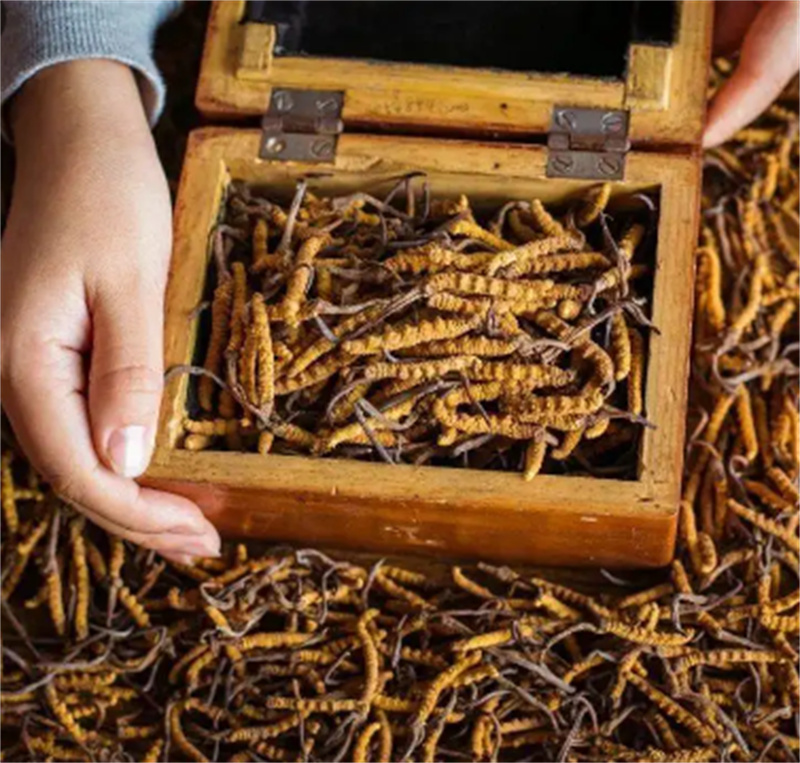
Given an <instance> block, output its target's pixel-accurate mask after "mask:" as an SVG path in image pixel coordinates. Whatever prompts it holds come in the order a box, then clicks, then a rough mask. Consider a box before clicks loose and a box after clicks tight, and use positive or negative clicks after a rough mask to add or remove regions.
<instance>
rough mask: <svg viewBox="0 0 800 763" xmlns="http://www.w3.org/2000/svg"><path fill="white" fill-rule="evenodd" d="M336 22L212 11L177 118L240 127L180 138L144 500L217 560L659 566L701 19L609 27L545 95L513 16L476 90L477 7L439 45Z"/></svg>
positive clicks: (677, 373) (674, 458) (666, 541)
mask: <svg viewBox="0 0 800 763" xmlns="http://www.w3.org/2000/svg"><path fill="white" fill-rule="evenodd" d="M337 5H341V6H342V7H341V14H342V15H341V19H340V20H339V21H338V22H337V24H338V26H337V30H338V31H337V32H336V34H331V37H330V39H329V38H327V37H326V36H325V35H323V34H321V31H320V30H321V29H322V28H324V27H325V25H326V23H327V22H326V18H327V17H326V16H325V14H326V13H328V14H329V11H328V10H325V6H326V4H324V3H320V4H297V5H295V4H277V5H276V7H275V8H274V9H273V11H270V9H269V6H261V5H260V4H257V3H253V4H244V3H239V2H229V3H216V4H215V5H214V8H213V10H212V17H211V21H210V24H209V34H208V38H207V42H206V50H205V54H204V61H203V69H202V72H201V78H200V85H199V88H198V105H199V106H200V108H201V109H202V110H203V111H205V112H206V113H209V114H211V115H215V116H217V117H220V116H236V117H240V118H243V119H244V118H247V117H250V116H255V115H257V114H259V115H260V116H261V126H260V128H259V129H255V128H246V127H243V128H221V127H220V128H206V129H203V130H199V131H197V132H195V133H194V134H193V135H192V137H191V139H190V144H189V150H188V154H187V159H186V163H185V166H184V173H183V177H182V181H181V186H180V190H179V194H178V200H177V212H176V224H175V246H174V254H173V263H172V271H171V278H170V285H169V288H168V294H167V329H166V354H167V357H166V361H167V365H168V367H169V368H171V369H172V372H171V373H170V375H169V377H168V382H167V387H166V394H165V402H164V406H163V410H162V417H161V424H160V433H159V438H158V447H157V452H156V456H155V458H154V462H153V465H152V467H151V469H150V471H149V472H148V475H147V481H148V482H149V484H155V485H158V486H160V487H162V488H165V489H170V490H174V491H176V492H179V493H181V494H184V495H187V496H189V497H191V498H193V499H194V500H196V501H197V502H198V503H199V505H200V506H201V507H202V508H203V509H204V510H205V511H206V512H207V513H208V515H209V516H210V517H211V518H212V520H213V521H214V522H215V523H217V524H218V526H220V528H221V529H222V530H223V531H225V532H229V533H231V534H240V535H241V534H245V535H250V536H258V537H270V538H275V539H286V540H299V541H303V542H306V543H323V544H325V543H327V544H332V545H342V546H350V547H358V548H368V549H374V550H386V551H400V550H412V551H423V552H428V553H437V554H448V555H454V556H458V555H476V554H480V555H481V556H483V557H494V558H498V559H506V560H524V561H529V562H537V563H542V564H549V563H554V564H566V563H569V564H580V563H586V564H603V565H615V566H623V565H628V566H631V565H636V566H652V565H658V564H664V563H666V562H667V561H668V560H669V558H670V556H671V554H672V548H673V543H674V535H675V529H676V528H675V525H676V517H677V508H678V497H679V486H680V473H681V467H682V460H683V459H682V455H683V454H682V448H683V445H682V438H683V427H684V417H685V409H686V382H687V376H688V354H689V343H690V337H691V328H690V315H691V294H692V279H693V242H694V239H695V230H696V227H695V226H696V221H697V208H698V190H699V170H698V165H697V146H698V144H699V138H700V134H701V130H702V117H703V104H704V85H703V83H704V81H705V70H706V65H707V60H706V56H707V50H708V30H709V11H708V8H707V6H706V5H705V4H703V3H692V2H682V3H658V4H642V5H641V6H640V5H639V4H636V3H633V4H615V5H618V6H619V8H615V9H614V14H612V16H613V19H612V20H614V23H615V24H617V23H618V24H622V25H623V27H624V29H626V30H628V31H627V32H626V33H625V35H622V36H624V38H625V39H624V41H620V40H618V41H617V42H618V43H619V51H618V55H619V59H620V60H619V61H617V64H618V65H619V68H618V70H614V67H613V65H612V62H611V59H612V58H613V56H611V57H609V56H610V54H609V46H608V45H605V46H604V43H603V41H601V40H599V39H598V40H596V41H595V42H594V45H595V49H596V50H598V51H599V50H603V51H605V54H603V55H600V54H598V57H595V56H594V55H593V54H592V53H591V49H590V48H587V49H585V50H582V51H581V53H580V55H577V56H576V58H575V61H574V64H575V66H574V74H569V75H548V74H543V73H537V74H533V73H531V72H530V71H528V70H527V69H526V67H527V66H528V65H529V64H526V63H525V60H524V55H523V53H524V51H523V50H522V49H521V48H520V47H519V45H520V44H519V41H518V42H514V36H513V35H512V34H511V31H510V30H511V28H512V27H513V26H514V19H512V18H511V17H510V16H509V14H511V16H514V13H516V11H515V12H512V9H510V8H505V9H504V10H503V11H502V12H500V11H498V13H499V16H496V17H495V21H496V23H497V24H498V25H499V27H501V28H502V29H505V30H506V32H508V34H509V37H508V40H509V42H508V48H509V50H508V51H506V52H505V53H503V52H502V51H500V50H494V52H491V51H490V53H491V55H492V56H496V59H494V60H495V61H496V63H494V64H493V65H495V66H497V67H499V68H498V69H496V70H495V69H492V70H488V69H482V68H477V67H479V66H487V65H489V64H492V63H493V62H492V61H491V60H486V59H485V56H486V55H490V53H487V52H486V51H483V52H482V53H481V54H480V55H478V54H475V53H470V49H471V48H470V44H468V42H469V40H470V39H472V37H471V35H474V34H479V30H480V24H481V23H482V22H481V21H480V19H481V18H483V17H482V16H481V14H482V13H484V12H485V11H486V10H487V6H486V5H485V4H482V3H473V4H468V6H465V8H469V7H471V6H474V13H469V14H467V17H465V18H464V19H462V22H463V25H464V26H463V29H464V33H463V35H462V36H461V37H458V38H453V39H452V40H449V42H448V45H445V46H439V47H437V46H435V45H433V44H432V42H431V40H430V39H428V37H426V35H425V34H422V33H421V32H420V33H419V34H416V35H415V34H414V32H413V30H414V29H415V28H417V27H419V28H420V29H429V28H431V26H432V28H437V24H438V23H439V22H438V21H436V18H438V17H436V14H437V13H441V12H442V8H440V7H439V6H440V5H446V6H453V5H454V4H437V3H432V4H415V5H419V6H423V7H425V6H431V7H430V8H429V9H428V10H427V11H425V10H417V11H414V13H418V14H422V16H425V14H433V16H430V17H425V18H422V17H420V18H419V19H417V21H419V22H420V23H419V24H416V25H415V23H411V22H410V21H409V20H408V19H405V21H403V23H401V21H402V20H401V19H400V18H399V17H398V18H397V24H396V25H395V24H393V23H392V22H391V19H387V18H386V14H387V13H388V14H389V15H391V14H392V11H391V9H390V8H389V7H390V6H396V7H397V8H400V7H405V6H403V4H380V3H376V4H372V3H361V4H359V8H361V12H360V13H356V12H355V10H354V9H353V8H352V7H351V6H350V5H349V4H347V3H344V4H337ZM500 5H501V6H503V5H508V6H520V7H522V6H528V5H532V4H500ZM553 5H556V4H546V5H544V4H542V6H541V9H542V10H543V11H544V10H546V9H548V8H549V7H550V6H553ZM577 5H585V4H577ZM649 5H653V6H654V8H653V9H649V10H648V9H647V8H646V7H645V6H649ZM378 6H382V7H380V8H379V7H378ZM383 6H386V7H383ZM588 6H591V4H588ZM588 6H587V12H588ZM656 6H657V7H656ZM495 7H496V4H495ZM535 7H537V8H538V7H539V6H538V5H536V6H535ZM287 8H288V10H287ZM397 8H396V9H395V12H397ZM406 10H407V11H408V12H409V13H411V10H410V8H406ZM518 10H519V9H518ZM454 12H457V13H461V14H462V15H463V14H464V13H465V10H464V9H461V10H458V11H454ZM554 12H555V11H554ZM560 12H563V9H562V11H560ZM269 13H273V14H277V15H274V16H273V17H272V18H270V17H269V15H268V14H269ZM265 14H266V15H265ZM412 15H413V14H412ZM556 15H557V14H556ZM545 16H546V14H545ZM434 17H436V18H434ZM515 18H516V17H515ZM587 18H588V17H587ZM348 19H349V20H348ZM516 21H517V22H518V21H519V19H517V20H516ZM546 21H547V19H546V18H545V17H543V18H542V19H541V22H542V23H543V24H544V23H545V22H546ZM551 21H553V22H554V23H555V22H557V21H558V19H556V18H553V19H551ZM606 21H608V19H606ZM434 22H435V23H434ZM562 22H563V19H562ZM571 23H573V24H578V23H579V21H578V20H576V19H575V18H573V19H572V22H571ZM370 24H372V25H373V26H375V27H376V28H378V27H381V26H383V27H385V28H386V29H387V33H388V30H389V29H394V35H392V40H394V42H393V43H392V44H388V43H387V45H386V46H385V48H384V49H380V46H379V48H378V49H376V48H375V47H374V43H373V42H371V41H370V40H369V39H367V38H369V37H370V35H368V34H366V33H365V32H364V30H366V29H369V28H371V27H370ZM476 24H477V25H478V26H477V27H476ZM556 26H558V24H556ZM562 26H563V24H562ZM576 28H577V27H576ZM359 30H361V31H360V32H359ZM498 33H499V32H498ZM648 35H649V36H648ZM618 36H619V35H618ZM395 37H397V39H399V40H400V41H401V42H402V40H406V42H408V44H407V45H405V46H404V45H403V44H400V43H397V40H395ZM589 37H590V38H592V36H591V35H590V36H589ZM592 39H594V38H592ZM615 39H616V38H615ZM409 41H413V44H411V42H409ZM615 44H616V43H615ZM609 45H610V46H611V48H613V47H614V46H613V45H611V43H609ZM473 47H474V46H473ZM495 47H497V46H495ZM551 47H553V51H551V54H546V51H540V52H539V53H538V54H537V58H536V60H535V61H534V62H533V63H534V64H536V65H537V66H538V68H539V70H540V71H552V70H553V68H557V69H563V62H562V60H561V58H559V56H558V55H557V54H556V52H554V51H555V49H556V48H557V47H558V46H555V45H553V46H551ZM381 50H383V53H381ZM402 50H408V51H409V52H408V55H407V57H406V59H404V60H403V59H401V58H400V57H399V56H400V55H401V52H402ZM343 51H345V52H347V55H345V53H344V52H343ZM322 56H324V58H323V57H322ZM470 56H472V57H470ZM363 57H371V58H373V59H374V58H376V57H377V58H378V59H380V58H383V59H385V60H363ZM562 57H563V54H562ZM539 59H542V60H541V61H540V60H539ZM426 62H429V63H426ZM548 62H549V63H548ZM599 77H606V79H600V78H599ZM355 127H357V128H358V129H360V130H364V128H365V127H373V128H375V129H379V130H380V131H381V132H383V133H387V132H389V133H392V134H381V135H375V134H369V133H368V132H353V131H352V130H353V128H355ZM412 132H413V133H415V135H411V134H410V133H412ZM423 132H427V133H429V134H430V135H436V136H437V137H425V136H421V135H420V133H423ZM401 133H404V134H401ZM470 135H471V136H476V135H481V138H480V140H478V139H476V138H475V137H473V138H472V139H469V137H468V136H470ZM489 136H491V139H490V138H489ZM512 139H513V140H514V141H515V142H508V141H509V140H512ZM501 141H505V142H501ZM545 142H546V144H547V145H542V144H543V143H545ZM523 477H525V478H526V479H523Z"/></svg>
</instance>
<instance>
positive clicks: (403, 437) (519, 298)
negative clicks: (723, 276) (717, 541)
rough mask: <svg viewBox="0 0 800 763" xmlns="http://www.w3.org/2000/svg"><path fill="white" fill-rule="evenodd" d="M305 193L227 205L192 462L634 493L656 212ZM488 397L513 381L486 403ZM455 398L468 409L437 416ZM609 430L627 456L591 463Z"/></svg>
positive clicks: (189, 440)
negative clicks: (377, 469)
mask: <svg viewBox="0 0 800 763" xmlns="http://www.w3.org/2000/svg"><path fill="white" fill-rule="evenodd" d="M310 182H313V181H311V180H309V181H306V180H303V181H301V182H300V183H299V184H298V187H297V191H296V193H295V196H294V199H293V201H292V203H291V206H290V207H289V208H288V209H284V208H282V207H281V206H279V205H278V204H277V203H275V202H273V201H271V200H267V199H264V198H262V197H260V196H257V195H255V193H254V191H253V189H251V188H250V187H248V186H245V185H242V184H236V183H234V184H232V185H231V186H230V188H229V190H228V198H227V200H226V204H225V209H224V214H223V222H222V223H221V224H220V225H219V226H218V228H217V230H215V232H214V234H213V245H214V246H213V248H214V253H215V257H214V258H213V261H214V263H215V266H216V272H215V273H214V274H213V277H212V279H211V280H212V282H213V281H215V282H216V287H215V289H214V290H213V294H209V299H210V302H211V316H210V323H209V324H208V325H207V327H206V328H205V329H201V332H200V336H201V341H202V342H205V346H204V348H202V350H203V351H204V352H205V366H204V369H205V371H206V372H208V373H206V374H205V375H202V376H201V378H199V379H198V380H197V383H196V398H195V397H192V398H191V399H190V403H189V409H190V410H189V413H190V415H189V416H187V419H186V423H185V437H184V442H183V445H184V447H185V448H186V449H187V450H205V449H216V448H227V449H244V450H251V451H257V452H259V453H262V454H263V453H272V452H274V453H282V454H287V453H289V454H291V453H297V452H301V453H306V454H307V453H312V454H317V455H323V454H330V455H333V456H343V457H350V458H361V459H373V460H376V459H382V460H384V461H389V462H406V463H415V464H422V463H431V464H434V465H454V466H472V467H476V468H491V469H503V470H512V469H518V470H520V471H522V472H523V473H524V474H525V476H526V478H531V477H533V476H534V474H536V473H538V472H539V471H544V472H553V471H556V472H559V473H563V472H569V473H575V474H578V473H580V474H586V473H589V474H597V475H603V474H613V475H614V476H618V477H622V478H626V477H627V478H633V477H635V475H636V473H637V457H638V456H637V449H636V448H635V442H636V439H637V437H638V433H639V431H640V429H641V426H642V423H643V420H642V418H641V416H640V414H641V413H642V409H643V402H642V391H641V390H642V384H643V380H644V379H643V377H644V373H645V340H644V332H645V331H646V330H647V329H648V328H649V324H648V323H647V319H646V317H645V313H644V311H643V309H642V305H643V304H644V303H645V302H646V297H647V292H646V291H644V292H643V293H640V294H639V295H638V296H637V297H636V298H635V299H634V297H633V295H632V292H631V284H632V279H631V274H632V273H634V269H637V270H635V272H636V274H637V277H640V276H641V275H642V273H644V274H645V275H646V274H647V272H648V269H649V268H651V267H652V264H653V255H654V243H655V242H654V235H650V236H648V235H647V233H648V226H649V227H650V228H651V229H652V221H653V219H654V215H653V214H652V212H653V210H652V205H653V203H652V201H650V200H649V199H644V200H643V199H642V198H638V200H636V201H634V202H633V203H632V204H631V203H628V204H624V205H618V206H620V209H622V210H624V211H622V212H620V213H619V214H618V215H615V217H617V216H618V217H619V220H617V219H613V220H612V218H611V217H610V216H609V215H607V214H606V207H607V206H608V205H609V204H611V203H612V201H611V194H612V187H611V185H609V184H604V185H600V186H591V187H589V188H588V189H586V190H585V191H584V192H583V193H582V194H577V195H576V196H575V197H574V198H571V199H567V200H566V201H565V202H564V203H563V204H562V205H561V206H560V207H553V208H548V209H546V208H545V206H544V205H543V204H542V202H541V201H540V200H536V199H535V200H533V201H530V202H529V201H519V202H510V203H509V204H506V205H505V206H504V207H503V208H502V209H501V210H500V212H499V213H498V214H497V215H496V216H495V217H494V218H493V219H492V220H491V221H490V222H489V224H488V227H483V225H482V224H481V219H480V217H481V214H483V213H482V212H481V213H479V212H474V211H473V210H472V208H471V206H470V202H469V200H468V199H467V198H466V197H465V196H462V197H461V198H460V199H459V200H458V201H457V202H450V201H446V200H438V199H434V200H432V201H431V200H428V201H427V202H425V203H420V202H419V199H418V195H419V192H420V183H421V184H422V185H421V190H422V195H423V197H424V198H426V199H427V197H428V195H429V194H428V189H427V181H426V180H425V179H424V178H420V177H417V176H415V177H408V178H403V179H402V180H401V181H400V182H399V184H398V185H397V186H396V187H395V188H394V189H392V190H391V191H390V192H389V195H388V197H387V199H386V201H380V200H378V199H376V198H375V197H373V196H370V195H368V194H360V193H356V194H352V195H350V196H345V197H340V198H333V199H330V198H321V197H318V196H317V195H315V194H312V193H311V192H310V191H309V187H308V186H309V183H310ZM403 202H405V203H403ZM640 217H641V218H642V221H641V222H639V221H637V220H638V219H639V218H640ZM645 221H646V222H647V225H645V224H644V222H645ZM610 225H611V226H613V228H614V231H613V234H612V232H611V231H610V230H609V226H610ZM653 232H654V231H653ZM614 235H616V236H617V241H616V242H615V241H614ZM271 252H272V253H271ZM630 260H634V264H633V265H632V266H630V267H628V268H627V269H626V268H623V267H620V265H619V262H624V263H627V262H629V261H630ZM632 268H633V269H632ZM633 280H635V278H634V279H633ZM637 284H638V282H637ZM644 287H645V289H647V288H649V284H648V283H644ZM552 310H555V311H557V314H558V316H559V317H558V318H556V313H550V311H552ZM545 313H546V314H550V315H552V316H553V318H552V320H550V321H549V322H548V320H547V319H546V318H542V315H543V314H545ZM553 321H559V322H558V324H557V325H556V324H555V323H553ZM629 332H631V337H632V338H629ZM203 337H204V338H203ZM632 344H633V348H632V347H631V345H632ZM484 358H494V359H495V360H494V361H492V362H480V361H481V359H484ZM631 370H632V371H633V373H631ZM215 377H216V379H219V378H220V377H222V380H223V381H224V388H223V389H221V390H220V391H219V393H218V394H217V393H215V390H214V385H215V383H216V382H215ZM490 381H498V382H510V383H509V384H507V385H505V390H504V392H503V394H502V395H496V396H494V397H491V398H484V399H482V400H478V399H477V398H475V397H474V396H473V395H472V391H471V390H472V388H473V387H474V386H476V385H475V384H474V383H475V382H490ZM615 382H616V383H615ZM453 389H458V390H461V391H462V392H464V393H465V394H466V395H467V401H466V402H465V403H464V409H463V410H460V411H458V412H457V414H456V413H455V412H454V413H453V415H450V416H442V415H437V414H436V410H437V408H436V403H437V402H438V401H441V399H442V398H443V397H444V396H445V395H447V394H448V392H450V391H451V390H453ZM626 390H628V391H629V392H630V398H631V404H630V410H631V412H632V413H633V414H634V416H633V417H631V416H629V415H624V413H623V412H624V409H625V408H626V407H628V406H627V405H626V402H625V400H626ZM195 399H196V402H197V404H199V405H196V404H195V403H194V402H192V401H193V400H195ZM408 399H412V400H413V403H412V404H411V405H410V406H408V407H407V408H403V409H402V414H401V415H399V416H398V415H396V410H395V408H394V405H395V403H396V402H403V401H406V400H408ZM612 418H616V420H617V421H616V427H615V429H616V432H617V434H616V436H617V437H619V430H627V431H629V432H630V433H631V436H630V437H629V438H628V439H627V441H626V442H625V444H624V446H623V447H618V446H613V445H612V446H611V447H609V448H606V449H603V448H597V447H595V448H594V449H589V448H588V447H586V446H585V443H586V442H588V441H590V440H593V439H599V440H600V442H601V443H603V442H604V440H605V438H606V430H607V428H608V427H609V423H610V422H611V419H612ZM563 431H568V432H570V433H573V434H571V435H570V437H569V439H567V440H566V441H565V442H564V443H563V444H562V445H561V446H559V448H558V449H557V450H556V451H555V452H554V451H553V450H552V445H553V443H554V442H555V438H554V436H553V432H563ZM475 436H478V437H480V438H482V439H481V440H480V441H474V440H475ZM532 441H535V445H533V444H531V443H532ZM4 505H5V504H4ZM9 506H10V504H9Z"/></svg>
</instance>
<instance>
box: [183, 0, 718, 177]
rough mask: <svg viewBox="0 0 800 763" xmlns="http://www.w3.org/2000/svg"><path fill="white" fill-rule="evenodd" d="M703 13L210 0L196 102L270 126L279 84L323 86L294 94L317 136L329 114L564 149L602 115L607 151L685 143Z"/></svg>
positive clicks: (381, 125) (700, 92)
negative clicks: (302, 96) (316, 125)
mask: <svg viewBox="0 0 800 763" xmlns="http://www.w3.org/2000/svg"><path fill="white" fill-rule="evenodd" d="M712 13H713V11H712V3H708V2H698V1H696V0H682V1H676V2H663V1H659V2H615V3H599V2H569V3H565V2H504V3H503V2H470V3H454V2H443V3H442V2H416V3H403V2H363V1H362V2H336V3H331V2H278V1H277V0H272V1H270V2H245V0H224V1H221V0H216V2H214V4H213V8H212V11H211V18H210V21H209V26H208V36H207V39H206V46H205V51H204V55H203V62H202V68H201V72H200V79H199V84H198V90H197V97H196V102H197V107H198V108H199V109H200V111H202V112H203V113H204V114H206V115H207V116H209V117H211V118H214V119H217V120H219V119H231V118H239V119H242V118H254V117H263V116H264V115H265V114H266V113H268V112H269V113H270V114H271V116H272V119H273V125H274V124H275V122H274V119H275V118H276V117H277V118H280V117H281V116H282V115H285V114H286V113H287V111H288V112H292V111H296V112H298V113H300V112H302V111H303V107H301V108H300V109H299V110H298V109H297V105H296V104H295V103H293V102H292V99H291V98H290V99H289V101H287V100H286V99H285V98H283V99H281V97H278V98H277V99H276V94H277V95H280V93H281V92H282V91H286V90H287V89H290V90H295V89H296V90H312V91H316V92H318V91H327V92H328V93H329V94H330V93H331V92H332V93H333V94H334V100H333V101H331V100H330V98H326V97H324V96H325V94H324V93H323V97H322V98H321V99H319V98H318V99H316V100H314V99H312V100H309V101H308V102H307V103H306V104H304V106H309V105H310V106H311V107H312V108H313V107H314V105H315V104H319V103H321V104H327V105H325V106H322V107H320V113H315V114H311V116H312V117H325V118H328V117H334V120H333V123H332V122H331V121H330V120H328V121H325V120H323V124H322V130H323V132H325V130H326V128H327V130H328V131H329V132H333V131H335V128H334V127H333V126H332V125H334V124H335V121H336V119H335V118H337V117H340V118H341V122H342V123H343V124H344V125H345V126H346V127H347V129H348V130H349V129H350V128H351V127H355V128H368V129H371V130H376V129H378V130H388V131H392V132H417V133H425V134H428V135H433V134H444V135H447V134H450V135H452V134H459V135H469V134H473V135H479V134H482V135H487V134H488V135H491V136H492V137H501V138H502V137H506V138H512V137H513V138H515V139H520V138H528V139H533V140H537V139H538V140H540V141H542V142H543V141H544V139H545V136H548V142H550V145H551V147H557V148H566V147H568V146H567V144H568V141H569V137H565V134H567V135H568V134H569V133H571V132H572V133H577V134H578V136H579V137H583V138H585V139H588V142H590V141H591V140H592V139H594V138H596V136H595V135H593V133H594V132H595V131H596V129H597V128H598V125H599V128H600V129H601V130H602V136H601V137H602V138H603V139H605V138H610V141H611V143H610V148H611V149H612V150H616V149H618V148H619V146H620V145H623V144H624V145H627V144H628V143H630V145H632V146H634V147H637V148H649V147H658V148H661V149H664V148H670V149H676V148H677V149H682V150H686V151H688V150H693V149H694V148H695V147H697V146H698V145H699V143H700V138H701V135H702V129H703V119H704V109H705V100H706V73H707V72H706V67H707V64H708V52H709V45H710V31H711V20H712ZM565 72H568V73H565ZM337 94H338V98H337V97H336V95H337ZM295 100H296V99H295ZM293 107H294V108H293ZM564 107H570V108H571V109H573V111H572V112H571V113H568V114H567V116H566V117H561V118H559V116H558V115H559V114H560V113H562V114H563V108H564ZM325 109H330V111H326V110H325ZM559 109H562V111H559ZM575 109H577V112H575V111H574V110H575ZM583 110H599V116H595V117H593V116H592V115H591V114H589V116H588V117H587V116H586V113H587V112H584V111H583ZM606 112H607V113H608V116H607V117H606V119H605V121H603V116H604V115H605V114H606ZM576 113H577V117H576ZM308 116H309V115H308V114H307V113H306V114H303V113H300V117H301V118H303V117H308ZM584 117H585V118H584ZM554 132H555V133H559V132H560V133H561V134H562V136H561V138H558V137H556V139H555V141H554V142H555V145H554V144H553V142H551V141H552V140H553V133H554ZM559 140H560V141H561V142H560V143H559ZM585 142H587V141H585ZM264 158H269V156H268V155H265V156H264ZM275 158H279V157H275ZM280 158H284V159H286V158H291V157H287V156H283V157H280ZM322 160H324V157H323V158H322ZM600 175H601V176H602V172H601V173H600ZM611 175H612V176H613V175H614V173H613V172H612V173H611Z"/></svg>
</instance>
